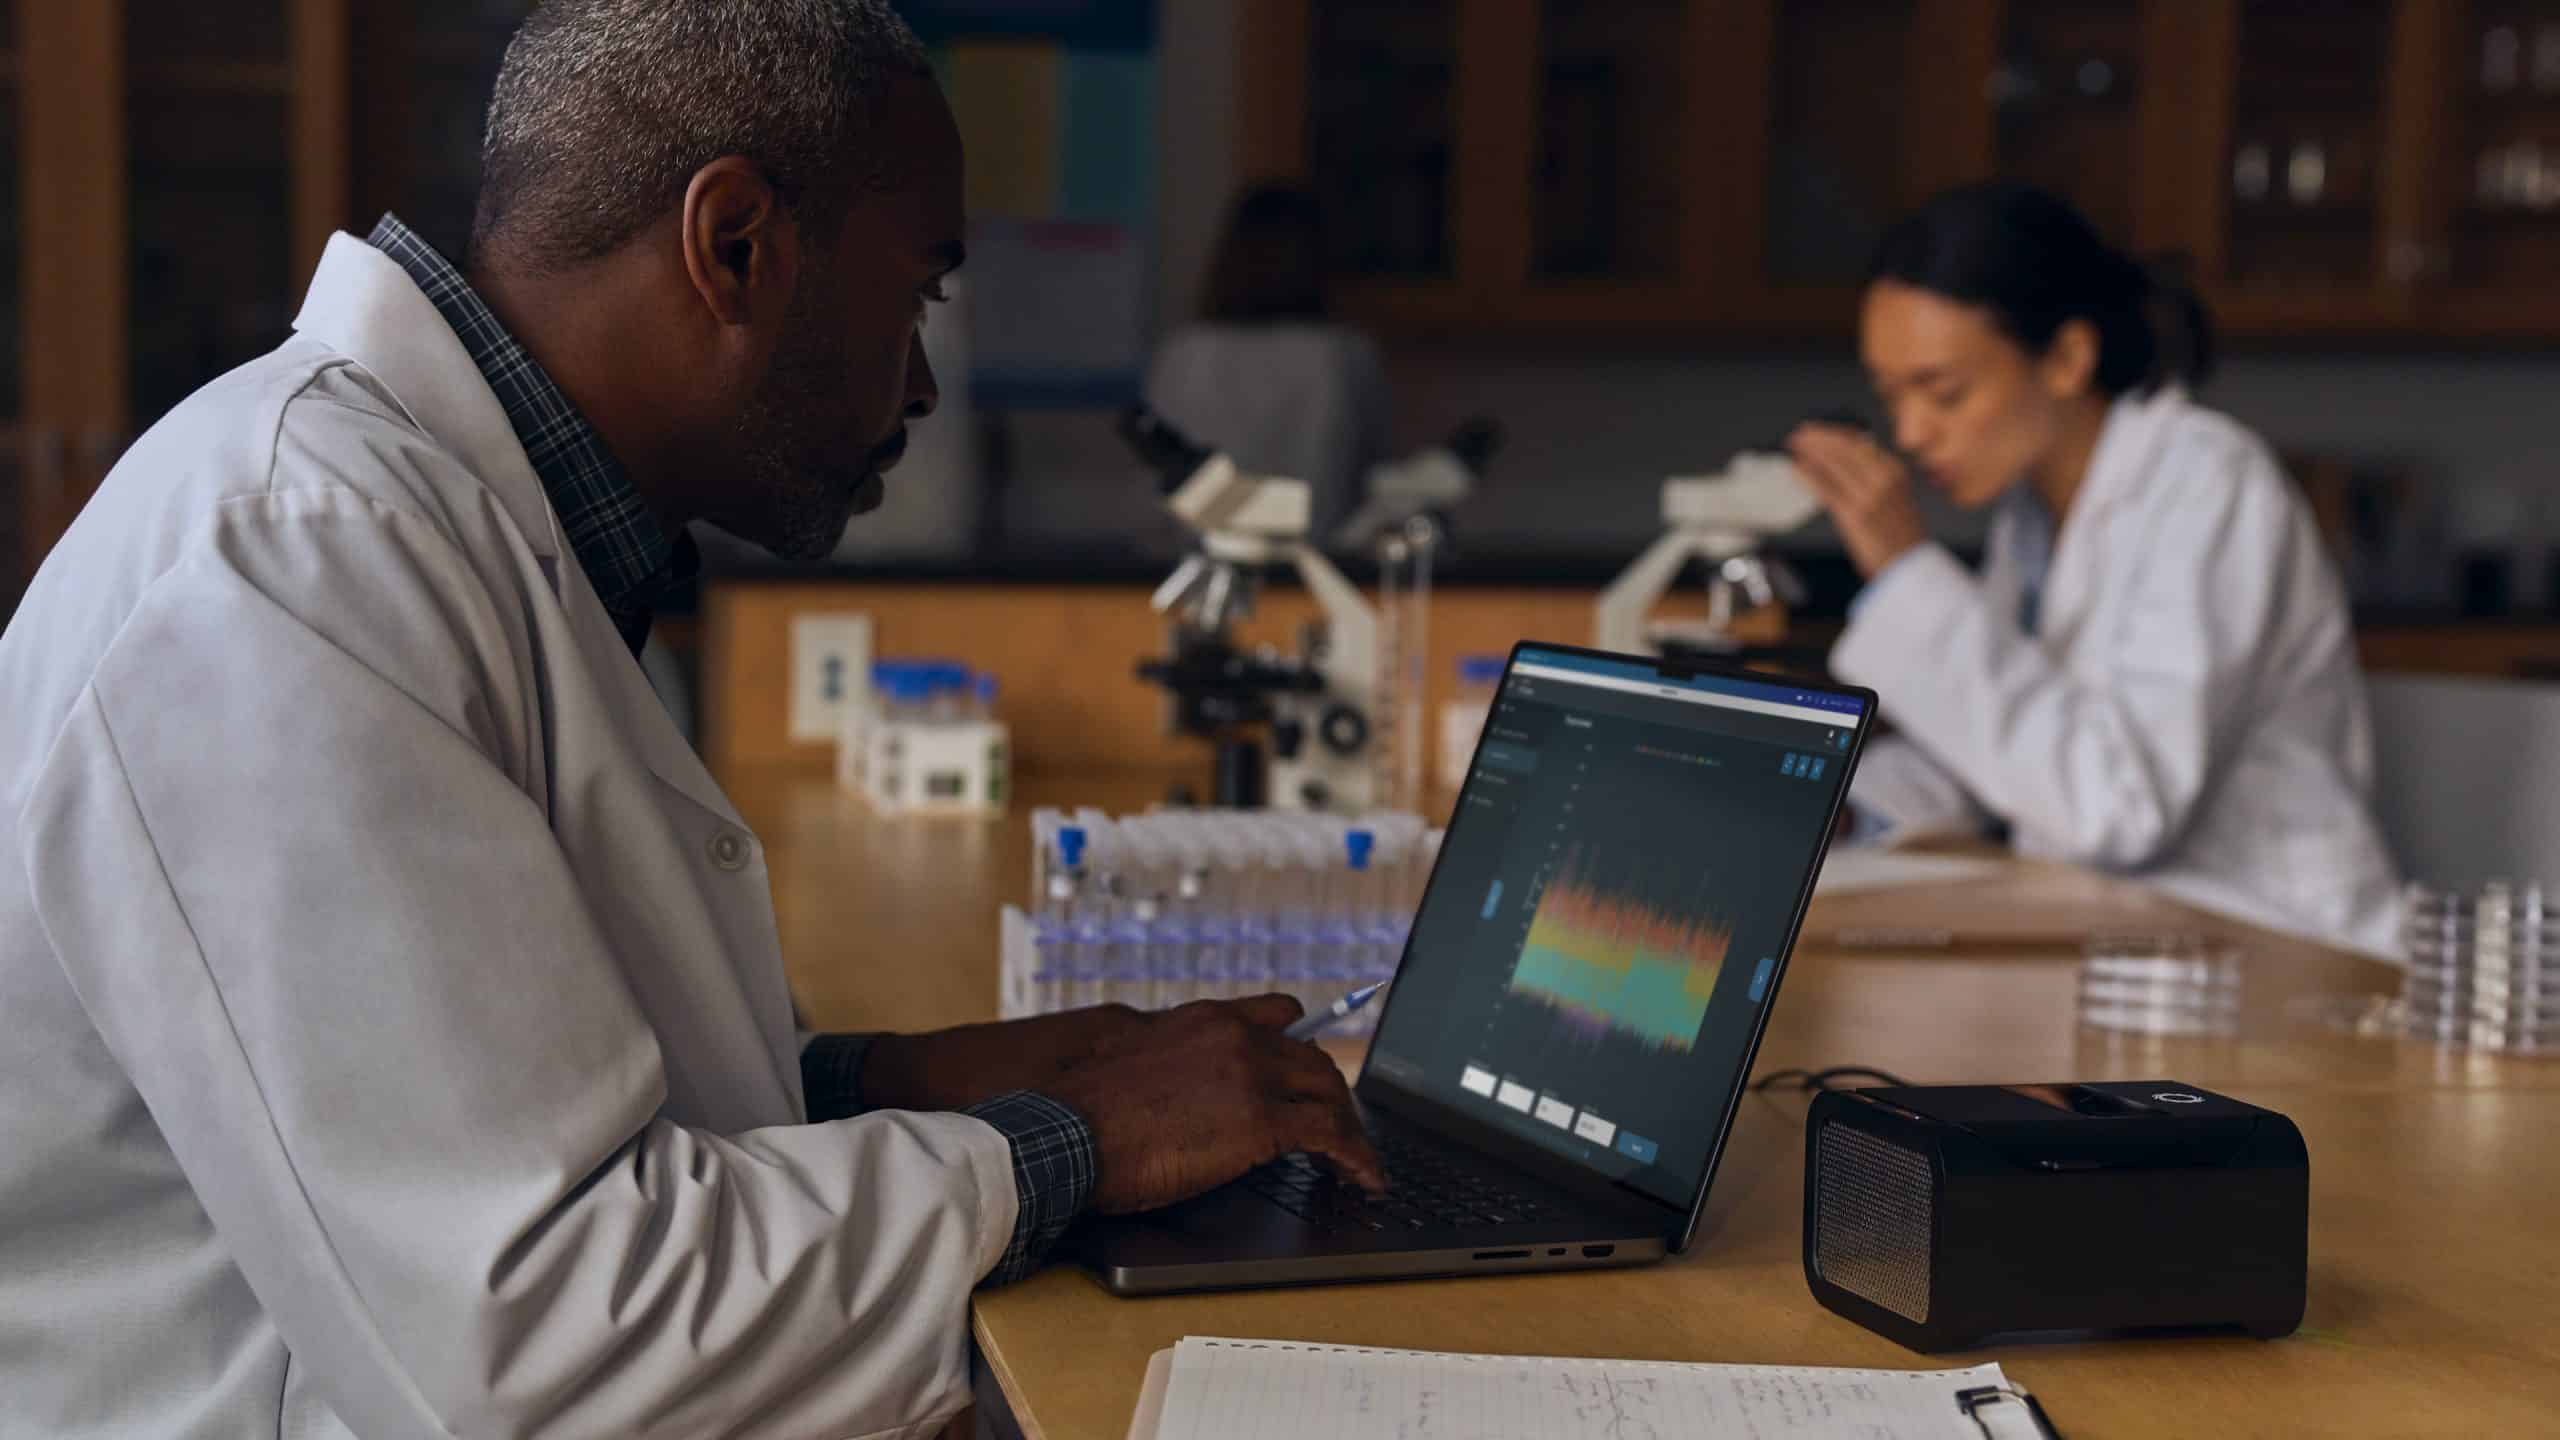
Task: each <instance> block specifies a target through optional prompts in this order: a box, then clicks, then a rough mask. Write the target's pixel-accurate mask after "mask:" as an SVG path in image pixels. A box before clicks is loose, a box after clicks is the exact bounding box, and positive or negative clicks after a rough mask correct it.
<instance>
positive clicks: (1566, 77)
mask: <svg viewBox="0 0 2560 1440" xmlns="http://www.w3.org/2000/svg"><path fill="white" fill-rule="evenodd" d="M1246 3H1247V10H1246V21H1247V24H1246V30H1247V43H1246V47H1245V55H1244V60H1243V66H1242V71H1241V74H1240V80H1241V84H1240V88H1239V94H1240V96H1241V100H1242V104H1243V107H1244V124H1243V126H1242V127H1241V134H1242V143H1243V154H1242V157H1241V160H1242V166H1241V168H1242V170H1243V172H1244V174H1245V175H1246V176H1247V177H1248V178H1251V179H1262V178H1278V177H1297V178H1303V179H1305V180H1307V181H1309V182H1310V183H1311V184H1313V185H1314V186H1315V187H1316V189H1317V190H1318V192H1319V193H1320V194H1321V195H1322V196H1323V197H1324V198H1325V200H1326V201H1327V202H1328V209H1329V211H1330V212H1331V213H1333V214H1334V215H1336V216H1347V217H1349V225H1348V229H1347V232H1346V234H1345V235H1344V237H1343V238H1342V239H1341V240H1340V241H1339V242H1338V243H1337V244H1336V247H1335V249H1336V254H1335V268H1336V272H1337V274H1338V275H1339V276H1340V277H1341V278H1342V279H1343V281H1344V282H1345V284H1344V291H1345V294H1346V296H1347V297H1348V305H1349V308H1350V309H1351V310H1352V311H1353V313H1354V314H1355V316H1357V317H1358V318H1360V319H1363V320H1365V321H1368V322H1370V323H1373V324H1377V325H1380V326H1382V327H1385V328H1388V329H1391V330H1401V331H1416V330H1421V331H1442V332H1449V333H1459V334H1470V333H1473V334H1523V335H1536V334H1582V335H1591V336H1639V335H1644V334H1652V333H1662V334H1680V335H1692V336H1699V337H1706V338H1733V339H1742V338H1751V337H1788V336H1796V337H1806V338H1814V337H1837V336H1843V335H1845V334H1846V333H1847V332H1848V329H1849V326H1850V323H1851V319H1852V315H1853V309H1854V304H1855V294H1856V288H1857V280H1858V277H1859V274H1860V272H1861V270H1862V269H1863V267H1864V265H1865V263H1866V259H1867V256H1868V253H1869V251H1870V250H1871V248H1872V247H1873V245H1874V243H1875V241H1876V239H1877V237H1878V235H1879V234H1880V233H1881V231H1882V230H1883V228H1884V227H1885V226H1886V225H1887V224H1889V223H1891V221H1892V220H1893V218H1894V217H1895V216H1897V215H1898V214H1900V213H1902V212H1903V211H1904V210H1906V209H1908V208H1909V207H1910V206H1912V205H1913V204H1915V203H1917V202H1918V201H1919V200H1921V199H1923V198H1925V197H1926V196H1927V195H1929V194H1931V193H1933V192H1935V191H1936V190H1938V189H1941V188H1943V187H1945V186H1947V185H1951V184H1955V183H1958V182H1961V181H1965V180H1969V179H1977V178H1983V177H1989V176H2007V177H2014V178H2019V179H2024V180H2030V181H2033V182H2035V183H2038V184H2041V185H2044V186H2046V187H2048V188H2051V189H2054V190H2057V191H2059V192H2061V193H2063V194H2065V195H2067V196H2069V197H2070V198H2071V199H2073V200H2074V201H2075V202H2076V203H2077V204H2079V205H2080V206H2081V207H2082V208H2083V209H2085V210H2087V211H2088V212H2089V213H2090V214H2091V215H2092V216H2093V217H2094V218H2095V219H2096V220H2097V221H2098V222H2099V223H2100V225H2101V226H2103V227H2104V228H2105V229H2106V230H2107V232H2108V233H2109V234H2110V235H2111V236H2113V237H2115V238H2116V239H2118V240H2119V241H2120V242H2123V243H2126V244H2128V245H2130V246H2131V247H2132V248H2134V249H2135V250H2137V251H2139V252H2142V253H2145V254H2152V255H2162V254H2174V255H2175V256H2177V257H2180V258H2181V259H2182V260H2183V262H2184V263H2185V264H2186V266H2187V267H2188V269H2189V271H2190V272H2191V274H2192V275H2193V277H2194V278H2195V279H2196V281H2197V282H2198V283H2199V285H2200V286H2201V287H2202V288H2203V289H2204V291H2205V293H2206V295H2207V297H2208V298H2209V299H2210V300H2212V301H2213V303H2214V305H2215V308H2216V310H2217V312H2218V314H2219V315H2220V316H2221V318H2222V320H2223V323H2224V328H2225V329H2226V330H2227V331H2229V332H2231V333H2233V334H2235V335H2238V336H2241V337H2254V338H2261V339H2304V338H2327V337H2339V336H2366V337H2373V338H2379V339H2392V338H2402V339H2438V338H2484V339H2512V340H2525V339H2550V338H2554V337H2560V299H2555V298H2552V293H2551V292H2552V291H2553V287H2552V286H2551V284H2550V282H2551V281H2552V280H2553V279H2555V278H2560V276H2555V274H2554V271H2555V270H2560V244H2555V243H2554V242H2560V0H1405V3H1377V0H1246Z"/></svg>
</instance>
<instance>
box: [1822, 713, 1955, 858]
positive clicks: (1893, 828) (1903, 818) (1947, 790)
mask: <svg viewBox="0 0 2560 1440" xmlns="http://www.w3.org/2000/svg"><path fill="white" fill-rule="evenodd" d="M1849 803H1850V805H1851V806H1852V807H1854V808H1855V810H1856V812H1857V815H1858V817H1859V820H1860V822H1861V826H1862V827H1863V825H1864V824H1865V823H1866V822H1869V821H1872V822H1873V824H1874V826H1875V832H1874V834H1873V835H1872V837H1871V838H1872V839H1874V840H1875V841H1877V842H1879V843H1886V844H1890V843H1893V842H1895V841H1900V840H1908V839H1916V838H1918V837H1920V836H1924V835H1980V834H1981V833H1982V832H1983V830H1984V829H1985V828H1986V822H1987V821H1988V819H1989V817H1988V816H1986V815H1985V814H1984V813H1983V811H1982V807H1981V806H1979V805H1976V804H1975V803H1973V797H1972V796H1971V795H1968V794H1966V793H1965V788H1964V783H1963V782H1962V781H1960V780H1958V779H1956V777H1955V776H1953V775H1951V774H1949V773H1948V772H1947V768H1946V767H1945V766H1943V765H1940V764H1939V763H1938V762H1937V761H1935V760H1933V759H1931V758H1929V752H1928V751H1926V750H1923V749H1921V748H1920V747H1919V746H1917V745H1915V744H1913V743H1911V741H1909V740H1907V739H1905V738H1903V737H1902V736H1899V735H1888V736H1886V737H1885V738H1883V739H1881V740H1875V741H1871V742H1869V743H1868V745H1867V749H1866V753H1865V754H1863V755H1861V756H1859V757H1858V778H1857V779H1856V780H1855V781H1854V782H1852V783H1851V785H1850V787H1849ZM1860 838H1870V837H1864V836H1862V837H1860Z"/></svg>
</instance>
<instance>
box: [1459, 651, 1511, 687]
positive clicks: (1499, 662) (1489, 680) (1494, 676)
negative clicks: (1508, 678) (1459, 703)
mask: <svg viewBox="0 0 2560 1440" xmlns="http://www.w3.org/2000/svg"><path fill="white" fill-rule="evenodd" d="M1506 663H1508V662H1506V661H1505V660H1504V659H1503V657H1501V656H1499V655H1461V656H1459V657H1458V682H1459V683H1460V684H1462V685H1491V684H1493V683H1494V682H1495V681H1497V680H1500V679H1501V678H1502V667H1503V666H1504V665H1505V664H1506Z"/></svg>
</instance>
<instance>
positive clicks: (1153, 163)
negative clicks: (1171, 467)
mask: <svg viewBox="0 0 2560 1440" xmlns="http://www.w3.org/2000/svg"><path fill="white" fill-rule="evenodd" d="M899 10H900V13H902V14H904V15H905V16H906V18H907V20H908V22H909V23H910V24H912V25H913V26H914V27H915V29H916V33H917V34H918V35H919V36H921V37H922V38H923V40H924V41H925V43H926V45H927V46H929V47H930V48H931V50H932V52H933V64H934V70H935V73H936V74H937V75H939V76H940V77H941V81H942V87H943V93H944V94H945V95H947V96H949V97H950V100H951V108H952V112H953V113H954V114H955V115H956V116H957V117H958V119H959V122H960V134H961V138H962V141H963V142H964V143H965V144H966V145H967V147H968V157H969V158H968V202H969V264H968V268H967V270H966V271H965V272H964V274H965V276H966V278H967V283H968V286H969V289H970V296H971V303H970V305H969V316H970V318H969V327H970V328H969V337H968V352H969V390H970V397H971V399H972V400H973V401H974V402H975V403H976V405H977V406H979V407H980V408H983V409H1017V410H1018V409H1099V408H1107V407H1111V406H1116V405H1118V404H1120V403H1122V402H1124V401H1126V400H1129V399H1132V398H1134V397H1135V396H1136V395H1137V393H1138V387H1139V384H1140V381H1141V380H1142V378H1143V376H1144V373H1145V369H1146V359H1147V337H1148V332H1149V329H1150V326H1151V323H1152V320H1153V312H1152V306H1153V304H1154V296H1153V294H1152V288H1153V275H1154V273H1155V272H1154V242H1155V233H1156V176H1157V173H1158V168H1159V166H1158V158H1159V157H1158V151H1159V144H1158V139H1157V127H1156V106H1157V93H1158V90H1157V51H1156V7H1155V3H1154V0H916V3H906V4H901V5H900V6H899Z"/></svg>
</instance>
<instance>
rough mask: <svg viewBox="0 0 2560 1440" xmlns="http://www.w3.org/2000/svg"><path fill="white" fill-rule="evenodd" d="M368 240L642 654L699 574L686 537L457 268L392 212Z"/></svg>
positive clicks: (608, 609)
mask: <svg viewBox="0 0 2560 1440" xmlns="http://www.w3.org/2000/svg"><path fill="white" fill-rule="evenodd" d="M367 239H368V242H369V243H370V244H371V245H372V246H373V248H375V249H376V250H379V251H381V252H382V253H383V254H385V255H388V256H390V257H391V258H392V259H393V260H395V261H397V262H399V265H400V268H401V269H403V270H406V271H407V272H409V278H410V279H411V280H412V281H415V282H416V283H417V286H418V289H419V290H421V291H423V292H425V294H426V297H427V302H428V303H429V304H431V305H433V306H435V307H436V313H437V314H438V315H441V316H443V317H444V323H445V324H447V325H450V326H452V327H453V333H454V337H455V338H456V339H458V340H460V341H461V342H462V348H463V351H464V352H465V353H466V354H468V355H470V357H471V363H472V364H474V365H477V366H479V367H480V376H481V378H482V379H484V380H486V381H488V382H489V388H490V389H491V390H492V391H494V392H496V394H497V397H498V404H499V405H500V406H501V407H503V408H504V409H505V410H506V412H507V423H508V424H509V425H512V426H514V427H515V432H516V439H517V440H518V441H520V442H522V444H523V445H524V456H525V459H526V460H528V461H530V462H531V463H532V465H533V473H534V475H535V476H536V477H537V478H539V479H540V480H541V481H542V490H543V493H544V494H545V495H547V496H548V497H550V500H551V508H552V509H553V510H554V511H556V512H557V513H558V514H559V516H560V530H561V533H562V534H564V535H566V536H568V537H569V549H570V551H571V553H573V554H575V555H576V556H577V557H578V567H579V568H580V569H582V570H584V571H586V572H587V581H588V583H589V584H591V585H593V586H595V590H596V595H597V597H598V598H599V599H601V600H603V601H604V609H605V613H606V614H608V615H610V616H612V617H613V627H614V629H616V630H618V631H620V632H621V634H622V639H623V643H625V644H627V645H629V646H630V647H631V653H632V654H634V655H637V654H639V653H640V647H641V646H643V645H645V644H647V643H648V641H649V621H650V615H651V612H652V611H653V610H655V608H656V606H657V603H658V602H659V601H660V600H661V599H663V598H664V597H665V595H666V593H667V592H668V591H670V590H672V589H674V588H676V587H678V586H680V585H682V584H684V583H685V582H686V581H688V580H690V579H692V578H693V575H694V572H695V571H696V570H697V569H698V568H700V565H701V558H700V555H699V553H698V552H697V551H696V550H695V549H694V545H693V539H692V537H691V536H689V535H686V534H684V533H683V532H681V531H679V532H677V534H676V537H675V538H674V539H672V540H670V539H669V538H668V537H667V533H666V530H665V529H664V527H662V526H660V525H659V524H658V521H657V517H655V516H653V515H651V514H650V513H649V508H648V507H647V506H646V505H644V504H642V503H641V501H640V492H639V491H637V490H635V489H633V488H632V486H631V476H630V475H629V473H628V472H626V471H625V470H624V469H623V468H622V463H621V462H620V461H618V460H616V459H614V458H613V452H612V451H610V450H607V449H606V448H605V445H604V437H603V436H601V435H598V434H597V433H596V430H595V427H594V426H593V425H590V424H588V423H587V419H586V417H585V416H583V415H580V414H579V413H578V407H577V406H575V405H572V404H570V403H569V397H568V396H567V395H566V394H564V393H562V391H561V389H560V387H559V385H558V384H557V383H555V382H554V381H553V380H552V378H551V377H550V376H549V375H547V374H545V373H544V372H543V369H542V366H541V365H540V364H539V363H538V362H536V361H535V360H534V358H533V356H531V355H530V354H527V353H526V351H525V348H524V346H523V345H522V344H521V343H519V342H518V341H517V340H516V338H515V337H514V336H513V335H510V334H508V333H507V328H506V327H505V326H504V325H501V324H500V323H498V317H497V316H496V315H495V314H494V313H492V312H491V311H490V309H489V306H488V304H487V302H485V301H483V300H482V299H481V298H480V296H479V295H478V294H477V293H476V292H474V291H473V290H472V288H471V282H470V281H468V280H465V279H464V278H463V277H462V272H461V271H460V270H457V269H455V268H454V266H453V262H451V261H449V260H447V259H445V258H444V256H442V255H440V254H438V253H437V252H436V248H435V247H434V246H432V245H430V244H428V243H427V242H426V241H424V240H422V239H420V238H418V235H417V232H415V231H413V230H411V229H410V228H409V227H408V226H406V225H404V224H402V223H400V220H399V217H397V216H393V215H385V216H383V217H382V220H381V222H380V223H379V224H377V225H375V226H374V227H373V234H372V235H371V236H369V237H367Z"/></svg>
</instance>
